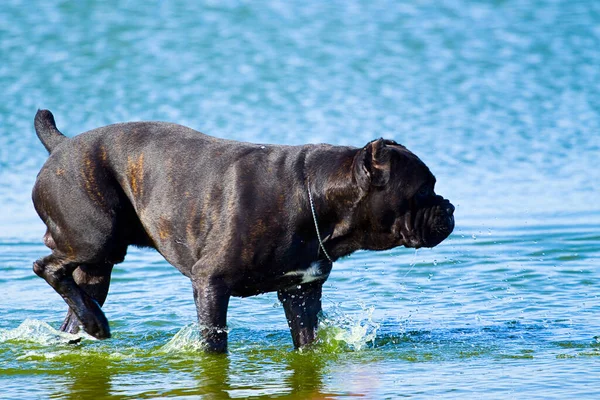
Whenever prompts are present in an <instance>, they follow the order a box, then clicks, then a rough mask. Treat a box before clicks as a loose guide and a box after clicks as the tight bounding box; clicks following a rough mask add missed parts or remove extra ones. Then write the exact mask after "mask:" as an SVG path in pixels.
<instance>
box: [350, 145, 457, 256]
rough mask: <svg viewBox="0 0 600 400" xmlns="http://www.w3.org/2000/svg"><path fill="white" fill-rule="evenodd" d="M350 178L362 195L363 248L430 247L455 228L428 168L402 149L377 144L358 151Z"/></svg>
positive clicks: (449, 211)
mask: <svg viewBox="0 0 600 400" xmlns="http://www.w3.org/2000/svg"><path fill="white" fill-rule="evenodd" d="M353 173H354V177H355V179H356V183H357V184H358V186H359V190H361V191H363V193H364V199H363V201H362V202H361V206H360V211H359V212H360V214H361V216H362V218H360V219H361V220H362V221H361V225H363V226H362V229H363V230H364V232H365V237H364V242H365V243H363V244H364V246H365V248H367V249H372V250H383V249H390V248H393V247H396V246H402V245H404V246H406V247H414V248H419V247H434V246H436V245H438V244H439V243H440V242H442V241H443V240H444V239H446V238H447V237H448V235H450V233H451V232H452V230H453V229H454V216H453V213H454V206H453V205H452V204H451V203H450V202H449V201H448V200H446V199H444V198H443V197H442V196H440V195H437V194H436V193H435V191H434V186H435V182H436V180H435V177H434V176H433V174H432V173H431V171H429V168H427V166H426V165H425V164H424V163H423V162H422V161H421V160H420V159H419V158H418V157H417V156H416V155H414V154H413V153H411V152H410V151H409V150H408V149H406V148H405V147H404V146H402V145H399V144H397V143H396V142H394V141H391V140H384V139H378V140H374V141H372V142H370V143H368V144H367V145H366V146H365V147H364V148H362V149H361V150H360V151H359V153H358V154H357V155H356V157H355V159H354V165H353Z"/></svg>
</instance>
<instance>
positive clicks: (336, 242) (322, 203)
mask: <svg viewBox="0 0 600 400" xmlns="http://www.w3.org/2000/svg"><path fill="white" fill-rule="evenodd" d="M359 150H360V149H356V148H350V147H333V146H332V147H331V148H329V149H326V150H324V151H326V152H327V155H326V157H320V156H315V154H316V153H313V154H309V155H307V158H306V160H305V187H306V188H307V190H308V191H310V193H311V197H312V199H309V198H308V195H307V198H306V199H307V201H308V202H312V207H313V208H314V210H315V219H316V220H317V222H316V224H315V225H318V229H319V231H320V235H321V237H322V240H323V244H324V246H325V247H326V248H327V249H328V251H329V252H330V253H331V257H332V258H333V259H337V258H339V257H341V256H344V255H347V254H350V253H352V252H354V251H356V250H358V249H359V248H360V244H359V243H356V242H355V241H354V240H353V239H352V226H353V224H352V222H353V221H354V220H355V215H354V214H355V213H356V211H357V208H358V206H359V204H360V201H361V200H362V199H363V198H364V196H365V193H364V192H363V191H362V190H361V189H360V188H359V187H358V185H357V183H356V180H355V179H354V173H353V170H354V162H355V158H356V155H357V153H358V151H359ZM317 151H319V150H317ZM311 200H312V201H311ZM310 206H311V205H310V204H309V207H310ZM309 209H310V208H309ZM310 218H311V220H312V219H313V217H312V215H311V216H310ZM315 229H316V227H315Z"/></svg>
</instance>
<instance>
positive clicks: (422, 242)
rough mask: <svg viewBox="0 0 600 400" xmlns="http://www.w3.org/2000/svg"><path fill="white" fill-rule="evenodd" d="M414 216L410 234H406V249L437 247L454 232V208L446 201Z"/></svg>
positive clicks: (417, 211) (421, 209)
mask: <svg viewBox="0 0 600 400" xmlns="http://www.w3.org/2000/svg"><path fill="white" fill-rule="evenodd" d="M413 215H414V217H413V218H412V224H409V225H412V226H411V227H410V228H411V229H410V232H407V233H405V234H404V236H405V246H406V247H414V248H420V247H435V246H437V245H438V244H440V243H441V242H442V241H443V240H444V239H446V238H447V237H448V236H449V235H450V234H451V233H452V231H453V230H454V206H453V205H452V204H451V203H450V202H449V201H448V200H446V199H443V200H442V201H441V202H438V203H437V204H435V205H432V206H430V207H424V208H420V209H418V210H416V211H415V212H414V214H413Z"/></svg>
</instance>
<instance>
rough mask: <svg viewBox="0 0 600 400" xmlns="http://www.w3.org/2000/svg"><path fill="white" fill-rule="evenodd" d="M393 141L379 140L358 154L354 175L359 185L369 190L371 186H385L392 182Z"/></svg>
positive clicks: (369, 144)
mask: <svg viewBox="0 0 600 400" xmlns="http://www.w3.org/2000/svg"><path fill="white" fill-rule="evenodd" d="M387 144H395V142H393V141H391V140H384V139H377V140H373V141H372V142H369V143H367V145H366V146H365V147H363V148H362V149H361V150H360V151H359V152H358V154H357V158H356V161H357V162H356V163H355V165H354V174H355V177H356V180H357V182H358V185H359V186H360V187H361V188H362V189H364V190H368V189H369V186H376V187H380V186H385V185H386V184H387V183H388V181H389V180H390V157H391V152H390V149H389V148H388V147H387V146H386V145H387Z"/></svg>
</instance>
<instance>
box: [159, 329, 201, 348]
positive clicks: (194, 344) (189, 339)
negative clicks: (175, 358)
mask: <svg viewBox="0 0 600 400" xmlns="http://www.w3.org/2000/svg"><path fill="white" fill-rule="evenodd" d="M205 348H206V343H205V342H204V340H203V339H202V335H201V334H200V326H199V325H198V324H197V323H192V324H189V325H186V326H184V327H183V328H181V329H180V330H179V332H177V333H176V334H175V336H173V338H172V339H171V340H169V341H168V342H167V343H166V344H165V345H164V346H162V347H161V348H160V352H163V353H190V352H191V353H198V352H199V351H202V350H204V349H205Z"/></svg>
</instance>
